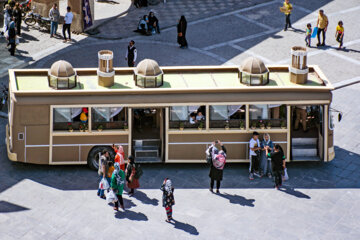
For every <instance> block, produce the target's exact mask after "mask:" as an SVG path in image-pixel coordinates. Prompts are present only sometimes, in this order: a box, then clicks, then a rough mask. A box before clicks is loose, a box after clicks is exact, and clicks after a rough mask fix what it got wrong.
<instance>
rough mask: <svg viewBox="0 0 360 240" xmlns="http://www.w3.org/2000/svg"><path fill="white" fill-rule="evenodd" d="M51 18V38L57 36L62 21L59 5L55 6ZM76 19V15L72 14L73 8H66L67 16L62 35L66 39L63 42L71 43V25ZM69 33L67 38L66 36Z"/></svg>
mask: <svg viewBox="0 0 360 240" xmlns="http://www.w3.org/2000/svg"><path fill="white" fill-rule="evenodd" d="M49 18H50V21H51V26H50V38H52V37H54V36H56V35H57V29H58V25H59V21H60V12H59V9H58V5H57V4H56V3H54V4H53V6H52V8H51V9H50V11H49ZM73 18H74V14H73V13H72V12H71V7H69V6H68V7H67V8H66V14H65V17H64V25H63V27H62V34H63V37H64V40H63V42H64V43H66V42H70V41H71V24H72V21H73ZM66 32H67V36H66Z"/></svg>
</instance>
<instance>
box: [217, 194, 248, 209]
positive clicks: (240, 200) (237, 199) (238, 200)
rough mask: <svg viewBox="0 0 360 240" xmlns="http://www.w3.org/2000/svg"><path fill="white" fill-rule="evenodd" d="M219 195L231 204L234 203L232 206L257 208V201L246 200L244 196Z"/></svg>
mask: <svg viewBox="0 0 360 240" xmlns="http://www.w3.org/2000/svg"><path fill="white" fill-rule="evenodd" d="M217 195H219V196H220V197H223V198H226V199H228V200H229V202H230V203H232V204H239V205H241V206H248V207H255V205H254V202H255V199H246V198H244V197H243V196H239V195H236V194H234V195H231V194H228V193H220V194H217Z"/></svg>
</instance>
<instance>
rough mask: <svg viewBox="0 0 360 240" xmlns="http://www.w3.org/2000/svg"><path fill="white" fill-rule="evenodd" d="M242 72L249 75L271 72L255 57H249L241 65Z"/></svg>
mask: <svg viewBox="0 0 360 240" xmlns="http://www.w3.org/2000/svg"><path fill="white" fill-rule="evenodd" d="M240 70H241V71H242V72H246V73H248V74H264V73H267V72H269V70H268V69H267V67H266V66H265V64H264V62H263V61H261V60H260V59H258V58H255V57H248V58H247V59H245V60H244V61H243V62H242V63H241V67H240Z"/></svg>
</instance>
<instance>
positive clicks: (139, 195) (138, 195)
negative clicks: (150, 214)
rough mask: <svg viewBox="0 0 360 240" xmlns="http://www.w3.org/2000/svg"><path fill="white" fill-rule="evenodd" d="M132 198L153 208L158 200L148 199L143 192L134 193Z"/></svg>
mask: <svg viewBox="0 0 360 240" xmlns="http://www.w3.org/2000/svg"><path fill="white" fill-rule="evenodd" d="M132 197H133V198H136V199H137V200H139V201H141V202H142V203H144V204H149V205H153V206H157V205H159V200H157V199H155V198H153V199H151V198H149V197H148V196H147V195H146V194H145V193H144V192H141V191H136V193H135V194H134V195H133V196H132Z"/></svg>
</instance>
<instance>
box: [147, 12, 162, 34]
mask: <svg viewBox="0 0 360 240" xmlns="http://www.w3.org/2000/svg"><path fill="white" fill-rule="evenodd" d="M148 24H149V30H150V32H153V29H155V31H156V32H157V33H159V34H160V28H159V20H158V19H157V17H155V14H154V13H153V12H149V23H148Z"/></svg>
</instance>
